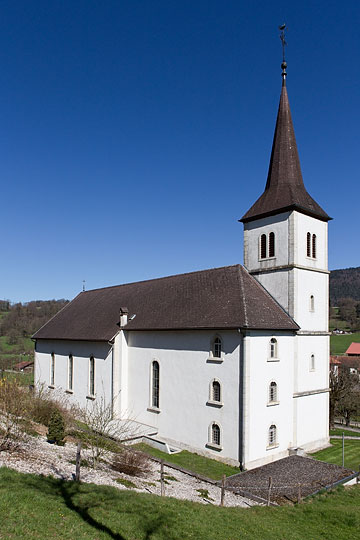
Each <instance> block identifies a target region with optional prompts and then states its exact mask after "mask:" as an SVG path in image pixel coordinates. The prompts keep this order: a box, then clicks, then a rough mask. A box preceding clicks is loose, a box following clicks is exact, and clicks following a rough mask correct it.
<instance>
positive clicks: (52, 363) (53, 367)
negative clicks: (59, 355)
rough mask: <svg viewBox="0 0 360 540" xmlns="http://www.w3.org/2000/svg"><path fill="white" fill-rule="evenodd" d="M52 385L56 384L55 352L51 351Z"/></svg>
mask: <svg viewBox="0 0 360 540" xmlns="http://www.w3.org/2000/svg"><path fill="white" fill-rule="evenodd" d="M50 385H51V386H55V353H51V361H50Z"/></svg>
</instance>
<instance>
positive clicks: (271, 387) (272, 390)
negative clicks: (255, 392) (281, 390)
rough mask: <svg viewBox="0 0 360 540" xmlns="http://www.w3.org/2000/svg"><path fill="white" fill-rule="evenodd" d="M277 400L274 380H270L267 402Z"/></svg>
mask: <svg viewBox="0 0 360 540" xmlns="http://www.w3.org/2000/svg"><path fill="white" fill-rule="evenodd" d="M277 400H278V397H277V384H276V382H275V381H271V383H270V384H269V403H274V402H276V401H277Z"/></svg>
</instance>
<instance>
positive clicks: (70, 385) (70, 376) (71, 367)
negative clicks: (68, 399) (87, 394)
mask: <svg viewBox="0 0 360 540" xmlns="http://www.w3.org/2000/svg"><path fill="white" fill-rule="evenodd" d="M73 380H74V359H73V356H72V354H69V362H68V390H72V389H73Z"/></svg>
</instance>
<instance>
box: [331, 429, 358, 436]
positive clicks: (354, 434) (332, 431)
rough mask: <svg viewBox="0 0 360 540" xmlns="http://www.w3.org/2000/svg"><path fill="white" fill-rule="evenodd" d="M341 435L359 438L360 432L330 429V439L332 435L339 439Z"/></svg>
mask: <svg viewBox="0 0 360 540" xmlns="http://www.w3.org/2000/svg"><path fill="white" fill-rule="evenodd" d="M343 433H344V435H345V437H360V431H351V430H350V429H342V428H335V429H330V437H332V436H333V435H338V436H339V437H342V434H343Z"/></svg>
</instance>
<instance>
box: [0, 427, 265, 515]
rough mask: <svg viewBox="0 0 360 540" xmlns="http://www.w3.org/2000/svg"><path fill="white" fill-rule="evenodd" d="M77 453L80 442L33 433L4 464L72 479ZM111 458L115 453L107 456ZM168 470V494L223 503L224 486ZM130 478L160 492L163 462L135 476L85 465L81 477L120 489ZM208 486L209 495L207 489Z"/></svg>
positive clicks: (237, 499)
mask: <svg viewBox="0 0 360 540" xmlns="http://www.w3.org/2000/svg"><path fill="white" fill-rule="evenodd" d="M75 457H76V445H75V444H73V443H71V442H68V443H66V445H65V446H63V447H61V446H55V445H51V444H49V443H48V442H47V441H46V438H45V437H42V436H40V437H30V438H29V440H28V441H27V442H25V443H22V445H21V448H20V449H19V450H17V451H16V452H12V453H9V452H1V453H0V466H6V467H9V468H11V469H15V470H16V471H19V472H22V473H34V474H43V475H45V476H49V475H51V476H53V477H54V478H61V479H63V480H72V479H73V474H74V473H75V465H74V464H73V463H71V461H73V462H74V460H75ZM89 457H90V454H89V453H88V452H87V451H86V450H83V451H82V459H84V458H89ZM107 458H108V459H109V460H111V454H109V455H108V456H107ZM164 472H165V479H166V484H165V495H166V496H168V497H175V498H177V499H184V500H189V501H194V502H200V503H203V504H214V505H218V504H219V503H220V488H219V487H217V486H214V485H212V484H209V483H206V482H203V481H200V480H197V479H196V478H193V477H191V476H189V475H187V474H184V473H182V472H180V471H176V470H174V469H172V468H170V467H166V466H165V467H164ZM118 479H123V480H129V481H131V482H132V483H133V484H135V485H136V489H135V488H134V490H135V491H137V492H145V493H152V494H154V495H160V480H159V479H160V472H159V465H158V464H157V463H154V462H151V470H150V471H149V472H148V473H146V476H144V477H142V478H140V477H133V476H128V475H126V474H121V473H117V472H115V471H113V470H112V469H111V468H110V466H109V465H108V464H107V463H100V464H99V466H98V468H97V469H96V470H95V469H93V468H88V467H84V466H82V467H81V481H82V482H88V483H93V484H98V485H109V486H113V487H115V488H117V489H128V488H126V487H125V486H123V485H122V484H119V483H118V482H117V481H116V480H118ZM198 490H207V492H208V493H207V494H206V497H207V498H204V496H203V495H204V492H202V493H201V491H200V492H199V491H198ZM254 505H256V503H254V502H253V501H251V500H249V499H246V498H244V497H241V496H239V495H235V494H233V493H231V492H226V494H225V506H240V507H246V508H248V507H249V506H254Z"/></svg>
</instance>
